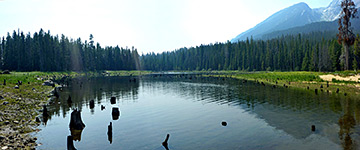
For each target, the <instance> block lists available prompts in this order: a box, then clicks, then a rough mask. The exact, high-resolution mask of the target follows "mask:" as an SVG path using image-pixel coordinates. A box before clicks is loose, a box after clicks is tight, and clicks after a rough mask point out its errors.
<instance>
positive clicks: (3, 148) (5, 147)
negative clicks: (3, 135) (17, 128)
mask: <svg viewBox="0 0 360 150" xmlns="http://www.w3.org/2000/svg"><path fill="white" fill-rule="evenodd" d="M8 148H9V147H8V146H3V147H1V149H2V150H5V149H8Z"/></svg>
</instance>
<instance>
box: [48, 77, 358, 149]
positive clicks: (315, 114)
mask: <svg viewBox="0 0 360 150" xmlns="http://www.w3.org/2000/svg"><path fill="white" fill-rule="evenodd" d="M129 81H131V82H129ZM69 85H70V86H69V87H66V88H64V89H63V91H62V92H60V93H59V95H60V96H59V99H56V100H55V101H58V102H60V103H58V102H54V105H51V106H49V114H51V115H60V113H62V115H63V117H65V116H66V114H67V113H68V112H69V111H70V110H77V109H78V110H81V109H84V108H86V109H84V111H86V112H89V110H90V112H91V113H90V115H94V114H96V113H101V112H102V111H103V112H104V114H105V113H106V115H107V116H109V118H108V119H104V118H102V119H97V118H96V119H97V120H98V122H104V123H106V125H107V126H108V130H107V137H103V139H106V138H107V141H109V143H110V144H112V145H116V144H118V143H116V142H117V141H114V143H113V130H112V128H113V123H114V126H115V125H118V124H116V123H115V121H119V118H120V109H119V108H120V107H119V106H121V105H122V104H124V103H137V101H138V96H139V92H140V93H141V92H143V91H141V90H146V91H147V93H151V94H152V93H156V94H157V95H165V96H167V98H168V99H167V100H163V101H164V102H165V103H164V104H163V103H161V104H160V105H161V106H162V107H165V108H166V107H168V106H169V104H168V103H167V102H168V101H169V100H172V99H171V96H178V97H183V98H184V99H186V100H187V101H193V102H197V103H199V102H200V103H202V104H203V105H206V104H217V105H219V106H229V108H240V109H241V110H245V112H247V113H249V114H253V115H254V116H256V118H258V119H261V120H263V121H264V122H266V125H267V126H271V127H274V129H276V131H282V132H284V133H286V134H285V135H286V136H287V135H290V136H291V137H293V138H294V139H297V140H305V139H309V138H312V137H314V136H320V137H326V138H328V139H329V140H330V141H331V142H333V143H336V144H338V145H339V146H342V148H343V149H346V150H347V149H357V148H358V144H357V143H358V142H359V141H360V135H359V133H360V132H359V131H360V128H359V121H360V111H359V110H360V109H359V108H360V102H358V101H357V100H354V99H351V98H349V97H345V96H343V95H337V94H336V93H333V94H331V93H326V92H321V91H318V93H317V94H315V93H314V90H308V91H307V90H295V89H288V88H285V87H282V86H281V87H276V88H274V87H273V86H268V85H265V84H261V83H260V84H259V83H256V82H250V81H249V82H247V81H246V82H245V81H243V80H233V79H230V78H222V77H217V78H203V77H198V76H182V77H180V76H178V77H171V76H165V77H164V76H162V77H160V76H157V77H154V78H152V77H151V78H145V77H144V78H142V79H137V80H134V78H132V77H131V78H126V77H105V78H90V79H88V78H79V79H72V80H71V84H69ZM139 89H141V90H139ZM324 91H326V87H324ZM151 94H150V95H151ZM69 99H70V101H71V102H70V105H69ZM142 100H143V101H146V99H142ZM88 105H89V106H88ZM95 105H98V107H95ZM84 106H86V107H84ZM105 106H106V107H107V108H108V110H106V109H105ZM88 108H90V109H88ZM123 108H124V107H123V106H121V111H122V112H121V113H123V114H121V115H122V116H121V117H122V119H121V120H120V121H123V118H125V117H126V116H125V117H124V114H125V113H126V111H124V110H126V109H123ZM144 108H148V107H145V106H144ZM175 108H176V107H175ZM60 110H62V111H60ZM100 110H101V111H100ZM165 110H167V109H165ZM153 111H154V110H153ZM156 111H159V112H157V113H156ZM167 111H169V110H167ZM186 111H189V112H190V113H191V112H192V111H193V110H186ZM160 112H161V111H160V110H155V111H154V115H159V114H161V113H160ZM127 113H129V112H127ZM150 113H152V112H150ZM183 113H186V112H183ZM135 114H136V113H135ZM51 115H50V116H51ZM110 115H111V116H110ZM137 115H139V114H137ZM140 115H141V114H140ZM71 116H72V115H71ZM134 116H135V115H134ZM136 117H138V116H135V117H134V118H131V119H132V121H133V122H136V121H139V120H136ZM152 117H153V118H156V117H157V116H152ZM153 118H149V119H153ZM204 118H206V116H204ZM220 118H221V116H220ZM128 119H129V118H128ZM209 120H210V121H211V119H209ZM221 120H222V119H221ZM221 120H218V121H216V125H217V126H219V121H221ZM85 121H86V120H85ZM109 121H113V122H110V124H109V125H108V124H107V123H108V122H109ZM141 121H143V120H141ZM154 121H159V120H156V119H155V120H154ZM206 121H208V120H206ZM210 121H209V122H210ZM226 121H228V120H226ZM230 121H231V120H230ZM230 121H229V123H231V126H236V124H234V123H233V122H230ZM179 122H180V121H179ZM179 122H178V124H181V123H179ZM86 123H87V122H86ZM146 123H150V124H151V123H152V122H146ZM98 124H100V123H98ZM106 125H104V126H103V127H106ZM222 125H224V124H223V123H222ZM313 125H315V126H316V130H315V132H313V131H312V126H313ZM84 126H85V125H84ZM169 126H171V125H169ZM173 126H175V125H173ZM116 127H118V126H116ZM148 127H149V128H150V129H152V126H148ZM134 128H135V129H134V130H140V129H137V128H136V127H134ZM179 128H181V127H179ZM226 129H231V127H230V126H227V127H226ZM226 129H225V130H226ZM88 130H89V129H88V128H87V131H88ZM141 130H146V129H141ZM186 131H187V132H192V130H190V131H188V130H186ZM70 132H71V135H72V138H73V140H75V141H81V134H82V130H81V131H80V132H77V131H75V130H72V129H71V128H70ZM89 132H92V131H89ZM105 132H106V128H104V129H103V130H102V133H100V134H102V135H104V133H105ZM119 132H126V131H121V130H117V131H115V130H114V135H115V137H114V138H115V139H118V138H116V135H118V133H119ZM183 132H185V131H181V133H183ZM88 134H89V133H88ZM201 134H209V133H199V135H201ZM172 135H174V136H175V134H173V133H172ZM104 136H105V135H104ZM151 138H154V137H151ZM84 139H85V137H84ZM168 139H169V135H167V136H166V139H165V141H164V142H163V143H162V145H163V147H164V148H165V149H168ZM131 140H134V141H136V139H131ZM160 140H161V139H160ZM174 140H175V138H174ZM106 143H107V142H106ZM109 143H107V144H109ZM172 146H174V145H172ZM100 147H101V146H100Z"/></svg>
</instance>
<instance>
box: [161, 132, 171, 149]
mask: <svg viewBox="0 0 360 150" xmlns="http://www.w3.org/2000/svg"><path fill="white" fill-rule="evenodd" d="M169 137H170V134H167V135H166V138H165V141H164V142H162V145H163V146H164V147H165V149H166V150H169V144H168V140H169Z"/></svg>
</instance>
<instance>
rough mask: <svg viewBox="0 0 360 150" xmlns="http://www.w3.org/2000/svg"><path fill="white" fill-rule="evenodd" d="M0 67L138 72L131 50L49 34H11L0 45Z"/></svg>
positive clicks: (91, 39) (137, 55)
mask: <svg viewBox="0 0 360 150" xmlns="http://www.w3.org/2000/svg"><path fill="white" fill-rule="evenodd" d="M0 50H1V51H0V52H1V53H0V56H1V57H0V58H1V64H0V67H1V69H2V70H12V71H96V70H136V69H139V54H138V53H137V50H136V49H134V47H133V48H132V49H131V50H130V49H128V48H121V47H118V46H116V47H101V46H100V44H99V43H97V44H96V45H95V43H94V41H93V36H92V35H90V38H89V41H87V40H85V42H82V40H81V39H80V38H79V39H77V40H73V39H69V38H68V37H65V36H64V35H61V36H60V37H59V36H57V35H56V36H53V35H51V34H50V31H48V32H44V31H43V30H42V29H41V30H40V31H39V32H36V33H34V34H33V35H31V34H30V33H28V34H24V33H23V32H20V31H18V32H16V31H14V32H13V33H12V35H10V33H8V35H7V36H6V37H2V39H1V42H0Z"/></svg>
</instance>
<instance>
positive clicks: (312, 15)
mask: <svg viewBox="0 0 360 150" xmlns="http://www.w3.org/2000/svg"><path fill="white" fill-rule="evenodd" d="M341 1H342V0H333V1H332V2H331V3H330V4H329V6H328V7H323V8H316V9H311V8H310V7H309V6H308V5H307V4H306V3H303V2H302V3H298V4H295V5H293V6H290V7H288V8H285V9H283V10H281V11H279V12H277V13H275V14H273V15H272V16H270V17H269V18H267V19H266V20H264V21H263V22H261V23H259V24H258V25H256V26H255V27H253V28H251V29H249V30H247V31H245V32H243V33H241V34H239V35H238V36H236V37H235V38H234V39H232V40H231V42H237V41H242V40H246V39H247V38H250V37H253V38H254V39H262V38H263V36H265V37H266V38H269V37H271V36H269V35H271V34H272V35H274V32H278V31H282V32H281V33H285V34H289V33H287V32H286V31H291V32H298V33H302V29H304V28H306V29H307V30H309V31H310V30H311V31H312V32H313V31H319V30H326V29H328V28H323V27H324V26H331V29H333V28H334V27H336V26H334V25H335V24H337V23H334V21H335V20H336V19H338V18H339V16H340V12H341V8H340V5H341ZM353 1H354V2H355V4H356V6H357V7H358V6H360V5H359V4H360V0H353ZM317 22H323V23H317ZM316 23H317V24H316ZM303 26H304V27H303ZM312 27H313V29H310V28H312ZM279 33H280V32H279ZM279 33H275V34H279Z"/></svg>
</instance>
